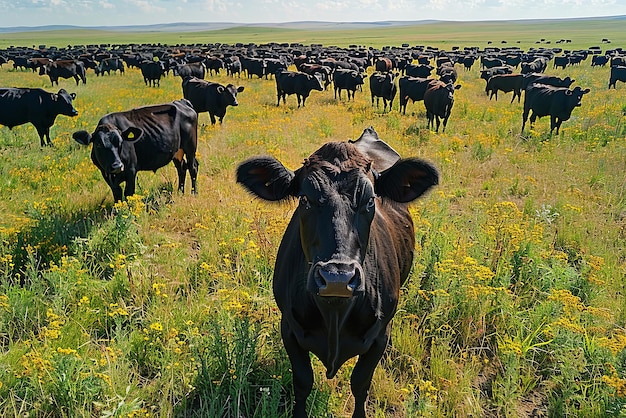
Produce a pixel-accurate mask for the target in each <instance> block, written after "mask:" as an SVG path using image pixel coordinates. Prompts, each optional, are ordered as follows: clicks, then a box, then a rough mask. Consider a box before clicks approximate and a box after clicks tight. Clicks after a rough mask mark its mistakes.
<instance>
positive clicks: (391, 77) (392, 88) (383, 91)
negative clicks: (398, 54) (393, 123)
mask: <svg viewBox="0 0 626 418" xmlns="http://www.w3.org/2000/svg"><path fill="white" fill-rule="evenodd" d="M397 75H398V74H394V73H392V72H388V73H374V74H372V76H371V77H370V93H371V95H372V106H374V98H376V107H378V101H379V99H380V98H381V97H382V98H383V113H384V112H386V111H387V102H389V111H390V112H391V108H392V106H393V99H395V97H396V93H397V91H398V88H397V87H396V84H395V78H396V77H397Z"/></svg>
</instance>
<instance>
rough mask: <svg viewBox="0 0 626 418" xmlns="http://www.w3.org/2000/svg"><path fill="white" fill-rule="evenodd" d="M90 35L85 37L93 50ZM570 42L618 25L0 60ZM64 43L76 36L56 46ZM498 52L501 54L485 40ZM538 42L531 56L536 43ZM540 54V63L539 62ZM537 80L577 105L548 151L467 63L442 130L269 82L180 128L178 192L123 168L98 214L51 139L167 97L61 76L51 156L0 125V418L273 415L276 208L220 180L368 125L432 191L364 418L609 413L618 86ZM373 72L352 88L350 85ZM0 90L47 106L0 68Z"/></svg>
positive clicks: (286, 34) (167, 175) (618, 279)
mask: <svg viewBox="0 0 626 418" xmlns="http://www.w3.org/2000/svg"><path fill="white" fill-rule="evenodd" d="M99 37H100V38H99ZM539 38H547V39H551V40H552V42H554V41H555V40H558V39H562V38H564V39H565V38H568V39H569V38H571V40H572V43H571V44H570V45H569V46H568V47H571V48H572V49H575V48H587V47H589V46H592V45H600V46H601V47H602V48H603V49H605V48H607V47H609V46H608V45H602V44H600V39H602V38H609V39H611V40H612V44H611V45H610V47H617V46H624V45H626V33H625V32H624V31H623V26H622V23H621V22H616V21H612V20H601V21H594V20H591V21H574V22H558V23H544V24H540V23H534V24H533V23H531V22H526V23H516V24H486V23H484V24H474V25H472V24H452V23H441V24H432V25H421V26H417V27H408V28H404V29H398V28H382V29H376V30H373V29H368V30H358V31H357V30H355V31H346V32H342V31H339V30H336V29H335V30H332V31H327V32H326V31H320V32H312V31H311V32H306V31H294V30H286V29H283V30H269V29H264V28H245V29H231V30H224V31H215V32H211V33H202V34H188V33H180V34H172V33H162V34H161V33H159V34H155V33H149V34H137V33H133V34H121V33H115V34H108V35H105V36H103V35H102V34H100V33H91V32H89V33H85V32H81V33H72V32H63V33H54V32H48V33H45V34H42V33H28V34H2V36H1V39H0V46H8V45H32V44H42V43H44V44H47V43H50V42H57V43H58V44H59V45H67V44H69V43H72V42H71V41H69V39H80V42H82V43H89V42H91V41H92V40H93V42H95V43H99V42H100V39H101V40H102V42H125V41H127V42H163V43H168V42H172V43H174V42H183V43H193V42H268V41H276V42H282V41H293V42H304V43H306V42H308V43H311V42H319V43H322V44H324V45H337V44H338V45H341V46H346V45H348V44H353V43H354V44H359V45H372V46H374V47H377V48H378V47H382V46H383V45H395V46H399V45H400V44H401V43H403V42H409V43H410V44H411V45H413V44H426V43H428V44H432V45H433V46H438V47H440V48H441V49H448V48H450V47H451V46H452V45H458V46H460V47H463V46H479V47H481V48H484V47H485V46H486V45H487V41H493V42H494V43H496V42H497V41H498V40H504V39H508V40H509V42H513V41H512V40H514V39H515V41H517V40H520V43H519V44H516V45H518V46H519V47H520V48H522V49H528V48H530V47H535V46H538V45H537V44H536V41H537V40H538V39H539ZM74 42H75V41H74ZM494 46H498V45H494ZM540 46H544V47H545V46H549V45H546V44H543V45H540ZM551 46H554V45H551ZM590 60H591V59H590V58H589V59H587V60H586V61H584V62H583V63H582V64H581V65H580V66H574V67H567V68H565V69H556V70H555V69H553V68H552V63H550V64H549V65H548V69H547V70H546V73H548V74H553V75H558V76H561V77H565V76H566V75H567V76H570V77H572V78H574V79H575V80H576V82H575V83H574V86H581V87H583V88H590V89H591V92H590V93H589V94H587V95H585V97H584V98H583V100H582V106H581V107H579V108H576V109H575V110H574V112H573V114H572V117H571V119H570V120H568V121H566V122H564V123H563V125H562V126H561V131H560V134H559V135H558V136H557V135H549V131H550V127H549V120H548V118H541V119H539V120H538V121H536V122H535V124H534V127H533V129H528V127H527V128H526V130H525V132H524V135H521V134H520V130H521V124H522V110H523V98H522V103H517V101H515V102H513V103H511V104H509V101H510V95H511V94H512V93H508V94H502V93H500V95H499V100H498V101H497V102H496V101H495V100H491V101H490V100H489V99H488V97H487V96H486V94H485V91H484V90H485V81H484V80H481V79H480V78H479V64H478V63H476V64H475V65H474V66H473V68H472V70H471V71H464V70H463V69H462V68H461V67H460V66H457V70H458V74H459V81H458V82H459V84H461V85H462V88H461V89H460V90H458V91H457V92H456V93H455V103H454V107H453V109H452V114H451V117H450V120H449V122H448V126H447V128H446V132H445V133H441V132H440V133H438V134H435V133H434V132H431V131H430V130H429V129H427V124H426V117H425V110H424V105H423V103H422V102H419V103H409V105H408V108H407V114H406V115H402V114H400V113H399V112H398V98H397V97H396V100H395V101H394V105H393V110H392V111H391V112H388V113H384V114H383V113H382V110H381V109H382V104H381V109H377V108H376V107H372V105H371V102H370V96H369V84H368V83H367V79H366V83H365V85H364V86H363V91H362V92H359V91H357V92H356V97H355V99H354V101H347V100H345V96H343V97H344V100H342V101H338V100H335V99H334V98H333V92H332V89H329V90H326V91H323V92H318V91H313V92H312V93H311V95H310V97H309V98H308V99H307V102H306V103H307V104H306V107H304V108H300V109H298V108H297V104H296V98H295V97H294V96H288V97H287V104H286V105H282V104H281V105H280V106H276V85H275V82H274V80H273V79H270V80H265V79H258V78H256V77H255V78H252V79H247V78H244V77H242V78H236V77H235V78H231V77H227V76H226V75H225V73H224V72H222V73H221V74H220V75H219V76H212V77H209V76H207V77H206V78H207V79H210V80H212V81H218V82H221V83H222V84H227V83H231V82H232V83H233V84H235V85H236V86H239V85H241V86H245V90H244V91H243V92H242V93H240V94H239V95H238V96H237V99H238V101H239V106H238V107H230V108H229V109H228V111H227V114H226V117H225V118H224V123H223V124H222V125H219V124H218V125H214V126H213V125H211V124H210V121H209V117H208V115H207V114H206V113H202V114H200V116H199V123H200V125H201V126H200V127H199V130H198V138H199V143H198V159H199V162H200V166H199V174H198V194H197V195H189V194H184V195H183V194H180V193H178V192H177V191H176V170H175V168H174V166H173V165H169V166H166V167H164V168H162V169H160V170H159V171H157V172H156V173H152V172H140V173H139V175H138V185H137V190H138V194H137V195H136V196H135V197H133V198H130V199H128V201H126V202H123V203H117V204H114V203H113V199H112V195H111V191H110V189H109V187H108V186H107V185H106V183H105V182H104V181H103V179H102V177H101V175H100V173H99V171H98V170H97V169H96V168H95V166H94V165H93V164H92V162H91V160H90V148H89V147H84V146H81V145H79V144H78V143H76V142H75V141H74V140H73V139H72V133H73V132H75V131H78V130H87V131H89V132H92V131H93V129H94V128H95V126H96V123H97V121H98V120H99V119H100V117H101V116H103V115H104V114H106V113H109V112H114V111H122V110H127V109H131V108H133V107H138V106H143V105H147V104H156V103H162V102H166V101H171V100H176V99H179V98H181V97H182V90H181V80H180V78H179V77H175V76H172V75H171V74H170V75H169V76H167V77H166V78H164V79H163V80H161V86H160V87H158V88H152V87H146V86H145V85H144V82H143V79H142V77H141V74H140V72H139V70H137V69H128V70H127V71H126V73H125V75H119V74H116V75H111V76H101V77H96V76H95V75H94V73H93V71H92V70H89V71H88V73H87V84H86V85H83V84H80V85H78V86H76V85H75V83H74V81H73V80H60V81H59V84H60V87H62V88H65V89H66V90H67V91H68V92H75V93H76V94H77V98H76V100H75V101H74V106H75V107H76V109H77V110H78V111H79V115H78V116H77V117H75V118H69V117H65V116H59V117H58V118H57V120H56V123H55V125H54V126H53V127H52V129H51V137H52V140H53V144H54V147H52V148H49V147H46V148H41V147H40V146H39V141H38V137H37V133H36V131H35V129H34V127H33V126H31V125H30V124H28V125H22V126H18V127H15V128H13V129H12V130H9V129H8V128H6V127H0V154H1V156H2V164H0V173H1V174H2V175H1V177H0V214H1V216H0V238H1V240H0V277H1V279H0V415H2V416H7V417H11V416H16V417H17V416H29V417H94V416H97V417H220V416H224V417H263V418H265V417H285V416H289V413H290V410H291V405H292V393H291V371H290V365H289V361H288V359H287V356H286V354H285V351H284V349H283V346H282V342H281V339H280V332H279V325H278V324H279V313H278V311H277V309H276V307H275V304H274V301H273V297H272V291H271V283H272V272H273V265H274V260H275V255H276V250H277V247H278V244H279V242H280V239H281V236H282V233H283V231H284V229H285V227H286V223H287V222H288V220H289V218H290V216H291V214H292V212H293V210H294V208H295V205H296V202H290V203H284V204H275V205H272V204H268V203H266V202H262V201H260V200H257V199H254V198H252V197H251V196H250V195H249V194H247V193H246V192H245V191H244V190H243V188H241V187H240V186H239V185H237V184H236V183H235V175H234V173H235V168H236V166H237V164H238V163H239V162H241V161H243V160H245V159H246V158H248V157H251V156H253V155H258V154H271V155H273V156H275V157H277V158H278V159H279V160H281V161H282V162H283V164H284V165H285V166H286V167H288V168H290V169H292V170H293V169H296V168H297V167H299V165H300V164H301V163H302V161H303V160H304V158H306V157H307V156H309V155H310V154H311V153H312V152H313V151H315V150H316V149H318V148H319V147H320V146H321V145H322V144H323V143H325V142H327V141H329V140H347V139H356V138H358V137H359V136H360V134H361V132H362V131H363V129H365V128H367V127H369V126H373V127H374V128H375V129H376V131H377V132H378V134H379V136H380V138H382V139H383V140H385V141H386V142H387V143H389V144H390V145H391V146H392V147H394V149H396V150H397V151H398V152H399V153H400V155H402V156H404V157H408V156H418V157H420V158H423V159H426V160H429V161H432V162H433V163H434V164H435V165H436V166H437V167H438V169H439V170H440V173H441V178H440V184H439V185H438V186H437V187H436V188H435V189H434V190H433V191H432V192H430V193H429V194H428V195H427V196H425V197H424V198H422V199H420V200H419V201H417V202H416V203H413V204H412V205H411V213H412V215H413V220H414V223H415V227H416V241H417V245H416V251H415V260H414V266H413V270H412V273H411V275H410V277H409V280H408V282H407V285H406V286H405V287H404V288H403V289H402V292H401V301H400V309H399V312H398V313H397V315H396V317H395V319H394V320H393V345H392V347H390V348H389V349H388V352H387V354H386V356H385V357H384V359H383V361H382V362H381V364H380V365H379V367H378V368H377V369H376V372H375V375H374V381H373V385H372V390H371V392H370V397H369V402H368V412H369V415H370V416H372V417H380V418H382V417H421V416H424V417H431V416H435V417H450V416H458V417H464V416H473V417H531V416H558V417H560V416H584V417H606V416H616V417H617V416H623V415H624V414H625V413H626V351H625V348H626V331H625V326H626V312H625V309H626V299H625V298H624V292H625V291H626V289H625V288H624V278H625V276H626V245H625V243H626V195H625V192H626V184H625V182H626V178H625V176H624V173H625V172H626V124H625V120H624V118H625V117H626V85H625V84H624V83H621V82H618V83H617V88H616V89H615V90H613V89H611V90H608V89H607V85H608V79H609V68H608V67H606V68H592V67H591V66H590ZM369 71H370V73H371V71H372V69H370V70H369ZM0 86H2V87H9V86H16V87H42V88H44V89H46V90H47V91H55V92H56V91H58V88H57V87H55V88H51V87H50V81H49V79H48V78H47V77H40V76H38V75H37V74H35V73H32V72H31V71H30V70H28V71H19V70H18V71H14V70H12V69H11V66H10V64H8V65H4V66H3V67H2V68H1V69H0ZM353 364H354V363H353V362H352V363H349V364H346V365H344V366H343V368H342V369H341V370H340V371H339V373H338V375H337V376H336V377H335V378H334V379H330V380H327V379H326V378H325V375H324V373H325V370H324V368H323V366H322V364H321V362H319V361H318V360H317V359H314V361H313V367H314V373H315V386H314V389H313V394H312V396H311V397H310V398H309V407H308V411H309V414H310V416H312V417H328V416H332V417H345V416H350V414H351V412H352V411H351V410H350V408H351V406H352V405H353V401H352V399H351V397H352V395H351V393H350V389H349V386H350V385H349V376H350V372H351V369H352V367H353Z"/></svg>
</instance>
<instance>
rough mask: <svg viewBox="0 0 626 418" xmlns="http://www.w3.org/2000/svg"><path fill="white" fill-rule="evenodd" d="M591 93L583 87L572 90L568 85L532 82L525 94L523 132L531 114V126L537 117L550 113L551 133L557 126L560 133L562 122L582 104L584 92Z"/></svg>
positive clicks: (557, 131)
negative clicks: (560, 85) (558, 85)
mask: <svg viewBox="0 0 626 418" xmlns="http://www.w3.org/2000/svg"><path fill="white" fill-rule="evenodd" d="M587 93H589V89H585V90H583V89H581V88H580V87H576V88H575V89H574V90H570V89H568V88H567V87H554V86H549V85H547V84H532V85H530V86H529V87H528V88H527V89H526V94H525V95H524V113H523V115H522V132H524V126H525V125H526V120H527V119H528V113H529V112H530V111H531V110H532V114H531V115H530V126H531V129H532V125H533V123H535V120H536V119H537V118H540V117H543V116H548V115H550V135H552V131H553V130H554V128H556V134H557V135H558V134H559V128H560V127H561V123H562V122H563V121H566V120H568V119H569V118H570V116H571V115H572V111H573V110H574V108H575V107H578V106H580V105H581V102H580V101H581V99H582V97H583V95H584V94H587Z"/></svg>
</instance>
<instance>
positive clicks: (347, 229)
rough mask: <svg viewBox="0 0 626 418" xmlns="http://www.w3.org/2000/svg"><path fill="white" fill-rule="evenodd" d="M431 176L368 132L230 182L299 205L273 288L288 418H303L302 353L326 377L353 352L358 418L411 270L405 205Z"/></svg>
mask: <svg viewBox="0 0 626 418" xmlns="http://www.w3.org/2000/svg"><path fill="white" fill-rule="evenodd" d="M438 179H439V175H438V173H437V170H436V169H435V168H434V167H433V166H432V165H431V164H430V163H428V162H426V161H423V160H420V159H418V158H414V157H413V158H406V159H401V158H400V156H399V155H398V154H397V153H396V152H395V151H394V150H393V149H392V148H391V147H389V145H387V144H386V143H385V142H383V141H381V140H380V139H379V138H378V135H377V134H376V132H375V131H374V129H373V128H368V129H366V130H365V131H364V132H363V135H362V136H361V137H360V138H359V139H358V140H356V141H354V142H353V141H349V142H330V143H327V144H325V145H323V146H322V147H321V148H320V149H319V150H317V151H316V152H315V153H313V154H312V155H311V156H310V157H309V158H307V159H306V160H305V162H304V164H303V166H302V167H300V168H299V169H297V170H296V171H295V172H293V171H291V170H289V169H287V168H285V167H284V166H283V165H282V164H281V163H280V162H279V161H278V160H276V159H275V158H273V157H256V158H252V159H250V160H247V161H245V162H243V163H242V164H240V165H239V167H238V168H237V181H238V182H239V183H241V184H242V185H243V186H244V187H245V188H246V189H247V190H248V191H250V192H251V193H253V194H254V195H256V196H258V197H260V198H262V199H265V200H269V201H281V200H287V199H289V198H295V199H298V200H299V205H298V207H297V209H296V211H295V212H294V214H293V217H292V219H291V221H290V222H289V225H288V226H287V229H286V231H285V234H284V235H283V239H282V242H281V244H280V247H279V249H278V254H277V257H276V265H275V268H274V282H273V291H274V298H275V299H276V304H277V305H278V308H279V309H280V311H281V312H282V318H281V335H282V339H283V344H284V346H285V349H286V351H287V354H288V356H289V360H290V361H291V369H292V371H293V385H294V398H295V405H294V408H293V415H292V416H293V417H294V418H306V416H307V413H306V400H307V398H308V396H309V394H310V393H311V389H312V387H313V383H314V376H313V369H312V368H311V358H310V357H309V353H313V354H314V355H315V356H317V357H318V358H319V359H320V360H321V362H322V363H323V364H324V366H325V367H326V377H327V378H329V379H330V378H333V377H334V376H335V375H336V373H337V372H338V370H339V369H340V367H341V366H342V365H343V364H344V363H345V362H346V361H347V360H349V359H350V358H352V357H355V356H358V361H357V362H356V364H355V366H354V369H353V370H352V377H351V379H350V382H351V388H352V394H353V395H354V401H355V406H354V412H353V413H352V417H353V418H364V417H365V402H366V400H367V394H368V391H369V388H370V385H371V382H372V376H373V374H374V370H375V369H376V366H377V365H378V363H379V362H380V359H381V357H382V356H383V353H384V351H385V348H386V347H387V345H388V344H389V343H390V339H391V320H392V318H393V316H394V314H395V312H396V309H397V306H398V300H399V296H400V287H401V286H402V284H403V283H404V282H405V281H406V279H407V277H408V275H409V272H410V270H411V266H412V260H413V252H414V249H415V233H414V227H413V222H412V220H411V216H410V214H409V211H408V208H407V203H408V202H411V201H413V200H414V199H417V198H418V197H420V196H421V195H423V194H424V193H425V192H426V191H428V190H429V189H430V188H431V187H432V186H434V185H436V184H437V183H438Z"/></svg>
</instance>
